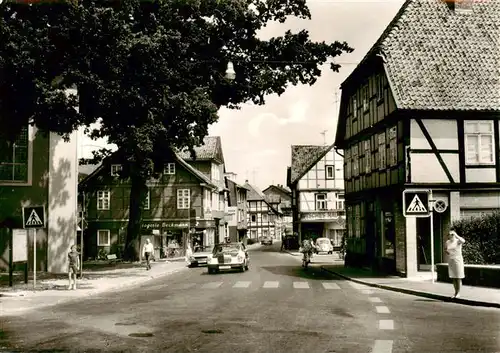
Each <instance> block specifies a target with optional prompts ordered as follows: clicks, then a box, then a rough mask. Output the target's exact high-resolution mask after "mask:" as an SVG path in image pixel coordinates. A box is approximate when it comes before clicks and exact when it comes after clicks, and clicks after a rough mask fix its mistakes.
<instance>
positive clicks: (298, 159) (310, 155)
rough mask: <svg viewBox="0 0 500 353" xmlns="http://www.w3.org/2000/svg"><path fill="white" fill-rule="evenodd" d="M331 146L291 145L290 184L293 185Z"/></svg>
mask: <svg viewBox="0 0 500 353" xmlns="http://www.w3.org/2000/svg"><path fill="white" fill-rule="evenodd" d="M330 148H331V146H314V145H292V167H291V177H290V179H291V182H292V184H293V183H295V182H296V181H297V180H298V179H299V178H300V177H302V175H303V174H304V173H305V172H307V170H309V169H310V168H311V167H312V165H313V164H314V163H316V162H317V160H318V158H320V157H321V155H323V154H324V153H325V152H326V150H329V149H330Z"/></svg>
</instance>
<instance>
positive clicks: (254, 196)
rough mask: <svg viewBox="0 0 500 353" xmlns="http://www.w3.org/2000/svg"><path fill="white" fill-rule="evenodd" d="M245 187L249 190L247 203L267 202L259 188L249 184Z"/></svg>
mask: <svg viewBox="0 0 500 353" xmlns="http://www.w3.org/2000/svg"><path fill="white" fill-rule="evenodd" d="M244 186H245V188H246V189H248V193H247V201H259V200H265V197H266V196H265V195H264V194H263V193H262V191H260V190H259V188H258V187H256V186H253V185H251V184H250V183H248V182H246V183H245V185H244Z"/></svg>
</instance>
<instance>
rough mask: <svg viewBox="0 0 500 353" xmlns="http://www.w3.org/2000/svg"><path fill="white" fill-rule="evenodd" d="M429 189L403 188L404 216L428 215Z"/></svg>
mask: <svg viewBox="0 0 500 353" xmlns="http://www.w3.org/2000/svg"><path fill="white" fill-rule="evenodd" d="M429 193H430V191H429V190H404V191H403V215H404V216H405V217H429V215H430V212H429Z"/></svg>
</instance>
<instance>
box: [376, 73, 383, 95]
mask: <svg viewBox="0 0 500 353" xmlns="http://www.w3.org/2000/svg"><path fill="white" fill-rule="evenodd" d="M375 84H376V85H377V87H376V90H377V102H380V101H382V100H384V77H383V76H382V75H381V74H378V75H377V76H376V78H375Z"/></svg>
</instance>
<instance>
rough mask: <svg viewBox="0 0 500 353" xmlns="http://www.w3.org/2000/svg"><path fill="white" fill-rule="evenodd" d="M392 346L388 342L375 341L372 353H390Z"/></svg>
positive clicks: (391, 342) (390, 342)
mask: <svg viewBox="0 0 500 353" xmlns="http://www.w3.org/2000/svg"><path fill="white" fill-rule="evenodd" d="M392 344H393V341H390V340H376V341H375V344H374V345H373V349H372V353H392Z"/></svg>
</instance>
